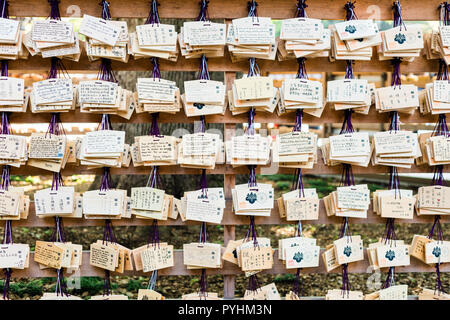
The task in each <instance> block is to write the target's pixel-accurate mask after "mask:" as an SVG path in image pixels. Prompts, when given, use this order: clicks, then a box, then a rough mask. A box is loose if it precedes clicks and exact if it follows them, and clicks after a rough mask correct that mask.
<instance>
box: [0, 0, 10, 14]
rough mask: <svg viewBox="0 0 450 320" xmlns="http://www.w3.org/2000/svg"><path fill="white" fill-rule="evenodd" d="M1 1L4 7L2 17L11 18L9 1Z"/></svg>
mask: <svg viewBox="0 0 450 320" xmlns="http://www.w3.org/2000/svg"><path fill="white" fill-rule="evenodd" d="M0 3H1V7H2V18H5V19H9V11H8V7H9V2H8V1H6V0H1V1H0Z"/></svg>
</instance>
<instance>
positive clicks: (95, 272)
mask: <svg viewBox="0 0 450 320" xmlns="http://www.w3.org/2000/svg"><path fill="white" fill-rule="evenodd" d="M322 251H323V250H322ZM296 271H297V270H296V269H286V267H285V266H284V265H283V263H282V261H281V260H279V259H278V250H275V254H274V264H273V267H272V269H270V270H264V271H262V272H261V273H262V274H283V273H295V272H296ZM395 271H396V272H397V273H404V272H435V268H434V265H432V266H430V265H427V264H425V263H423V262H421V261H419V260H416V259H415V258H411V264H410V265H409V266H405V267H396V268H395ZM440 271H441V272H450V264H449V263H445V264H442V265H441V267H440ZM301 272H302V273H307V274H309V273H320V274H325V273H327V271H326V269H325V266H324V265H323V261H322V259H319V267H317V268H304V269H302V271H301ZM340 272H341V268H337V269H334V270H332V271H331V272H330V273H340ZM348 272H349V273H371V272H372V270H371V268H369V262H368V257H367V252H366V250H364V260H362V261H357V262H353V263H350V264H349V266H348ZM112 274H113V275H124V276H138V275H140V276H150V272H148V273H144V272H142V271H126V272H125V273H123V274H119V273H112ZM200 274H201V269H197V270H188V269H187V268H186V266H185V265H184V264H183V251H182V250H175V252H174V266H173V267H171V268H166V269H161V270H158V276H172V275H178V276H193V275H200ZM207 274H208V275H217V274H221V275H238V274H243V272H242V270H241V269H240V268H239V267H238V266H237V265H235V264H232V263H229V262H228V261H224V263H223V268H220V269H207ZM55 275H56V272H55V269H43V270H41V269H40V268H39V265H38V264H37V263H36V262H34V253H32V254H31V257H30V267H29V268H27V269H24V270H17V269H15V270H14V271H13V274H12V277H13V278H42V277H55ZM104 275H105V273H104V270H102V269H100V268H97V267H94V266H91V265H90V264H89V252H88V251H84V252H83V264H82V266H81V267H80V272H79V273H76V274H75V276H76V277H80V276H81V277H103V276H104ZM66 276H70V274H66Z"/></svg>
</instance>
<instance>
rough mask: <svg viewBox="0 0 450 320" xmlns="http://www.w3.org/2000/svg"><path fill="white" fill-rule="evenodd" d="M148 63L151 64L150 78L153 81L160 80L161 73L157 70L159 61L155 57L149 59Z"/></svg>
mask: <svg viewBox="0 0 450 320" xmlns="http://www.w3.org/2000/svg"><path fill="white" fill-rule="evenodd" d="M150 61H151V63H152V67H153V69H152V77H153V80H155V79H161V71H160V70H159V59H158V58H156V57H152V58H150Z"/></svg>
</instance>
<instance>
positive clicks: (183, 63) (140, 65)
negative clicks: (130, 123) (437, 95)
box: [9, 51, 439, 73]
mask: <svg viewBox="0 0 450 320" xmlns="http://www.w3.org/2000/svg"><path fill="white" fill-rule="evenodd" d="M199 61H200V59H185V58H184V57H182V56H181V55H180V56H179V58H178V60H177V62H171V61H166V60H162V59H161V60H160V69H161V71H197V70H198V66H199V63H200V62H199ZM63 63H64V66H65V67H66V69H67V70H68V71H69V72H82V73H86V72H92V73H96V72H97V71H98V70H99V67H100V61H96V62H91V61H89V60H88V58H87V56H86V53H85V52H84V51H83V53H82V55H81V58H80V61H78V62H75V61H68V60H64V61H63ZM257 63H258V66H259V68H260V69H261V72H263V73H265V72H273V73H277V72H297V69H298V65H297V61H296V60H295V59H294V60H287V61H276V60H275V61H271V60H262V59H257ZM345 66H346V62H345V60H338V61H335V62H330V61H329V60H328V58H311V59H308V60H307V62H306V69H307V70H308V72H345ZM438 67H439V62H438V60H427V59H426V58H425V57H423V56H421V57H417V58H415V59H414V61H413V62H410V63H406V62H405V63H403V64H402V65H401V72H402V73H422V72H437V71H438ZM49 69H50V59H43V58H42V57H40V56H33V57H31V56H30V57H29V58H28V59H26V60H14V61H10V62H9V70H10V72H24V73H30V72H47V71H48V70H49ZM112 69H113V70H114V71H151V63H150V59H145V58H142V59H138V60H134V59H133V58H132V57H130V59H129V60H128V62H127V63H124V62H121V61H112ZM208 69H209V71H210V72H213V71H222V72H223V71H229V72H245V73H247V72H248V61H241V62H236V63H233V62H231V59H230V57H229V54H228V52H226V53H225V56H224V57H221V58H210V59H208ZM353 70H354V72H388V71H392V64H391V61H389V60H387V61H379V60H378V57H377V55H376V53H375V52H374V55H373V56H372V60H371V61H356V62H355V65H354V67H353Z"/></svg>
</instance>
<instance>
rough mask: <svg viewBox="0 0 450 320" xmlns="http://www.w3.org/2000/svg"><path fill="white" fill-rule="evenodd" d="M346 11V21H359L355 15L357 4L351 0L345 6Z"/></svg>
mask: <svg viewBox="0 0 450 320" xmlns="http://www.w3.org/2000/svg"><path fill="white" fill-rule="evenodd" d="M344 9H345V11H346V13H345V20H346V21H350V20H357V19H358V17H357V16H356V14H355V4H354V2H353V1H352V0H350V1H349V2H347V3H346V4H345V6H344Z"/></svg>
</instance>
